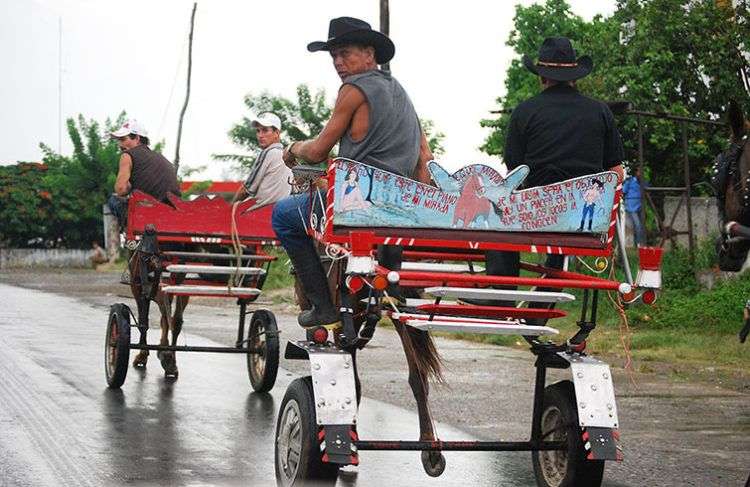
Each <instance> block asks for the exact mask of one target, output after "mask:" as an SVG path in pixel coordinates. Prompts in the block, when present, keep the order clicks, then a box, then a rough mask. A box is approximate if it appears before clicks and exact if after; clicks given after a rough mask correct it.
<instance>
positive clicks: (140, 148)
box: [107, 119, 180, 228]
mask: <svg viewBox="0 0 750 487" xmlns="http://www.w3.org/2000/svg"><path fill="white" fill-rule="evenodd" d="M110 136H111V137H112V138H113V139H117V145H118V146H119V147H120V151H121V152H122V155H121V156H120V168H119V170H118V172H117V180H116V181H115V194H113V195H112V196H111V197H110V198H109V201H108V202H107V203H108V204H109V207H110V209H111V210H112V214H114V215H115V216H116V217H117V221H118V222H119V223H120V227H121V228H125V220H126V218H127V215H128V200H127V196H128V195H130V193H131V192H133V191H135V190H140V191H143V192H144V193H146V194H149V195H151V196H153V197H154V198H156V199H157V200H160V201H165V200H166V198H167V193H172V194H174V195H177V196H179V195H180V184H179V183H178V181H177V170H176V169H175V167H174V166H173V165H172V163H171V162H169V161H168V160H167V159H166V158H165V157H164V156H163V155H161V154H160V153H158V152H154V151H152V150H151V148H149V139H148V132H147V131H146V129H145V128H144V127H143V125H141V124H140V123H138V121H137V120H134V119H130V120H128V121H126V122H125V123H124V124H122V127H120V128H119V129H117V130H116V131H114V132H111V133H110Z"/></svg>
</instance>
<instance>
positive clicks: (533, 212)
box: [275, 159, 660, 486]
mask: <svg viewBox="0 0 750 487" xmlns="http://www.w3.org/2000/svg"><path fill="white" fill-rule="evenodd" d="M430 170H431V173H432V176H433V179H434V181H435V182H436V184H437V187H432V186H427V185H423V184H420V183H417V182H416V181H412V180H410V179H407V178H403V177H400V176H397V175H394V174H391V173H387V172H384V171H381V170H379V169H376V168H373V167H370V166H366V165H363V164H359V163H357V162H354V161H349V160H344V159H338V160H336V161H334V162H333V163H331V164H330V165H329V167H328V170H327V173H326V177H327V180H328V190H327V191H326V192H325V193H322V192H316V191H315V190H311V196H312V198H313V201H314V204H313V209H312V211H311V213H310V214H309V215H308V216H309V220H308V221H309V232H310V234H311V235H314V236H315V238H317V239H318V240H319V241H320V242H322V243H323V244H325V245H326V246H327V247H328V251H327V253H328V254H329V255H334V256H338V257H340V258H341V259H342V262H343V261H344V260H345V262H346V264H345V265H341V266H340V267H341V269H342V270H341V276H340V283H341V285H340V295H339V297H338V299H339V305H340V309H341V311H342V327H341V329H340V330H339V331H338V332H336V333H335V337H334V340H333V341H329V339H328V332H327V331H326V330H325V329H323V328H319V329H316V330H315V331H313V332H312V333H309V340H307V341H297V342H289V343H288V344H287V346H286V351H285V356H286V358H289V359H305V360H309V361H310V364H311V368H310V370H311V375H310V377H305V378H301V379H297V380H295V381H294V382H293V383H292V384H291V385H290V386H289V388H288V390H287V393H286V396H285V398H284V400H283V402H282V404H281V407H280V412H279V415H278V423H277V431H276V456H275V458H276V474H277V479H278V481H279V482H280V484H282V485H297V484H298V483H304V482H306V481H307V480H308V479H317V480H318V481H326V480H328V481H331V480H333V479H335V478H336V475H337V471H338V468H339V467H341V466H343V465H350V464H354V465H356V464H358V463H359V452H360V451H363V450H415V451H421V452H422V463H423V466H424V468H425V470H426V472H427V473H428V474H429V475H432V476H438V475H440V474H441V473H442V471H443V469H444V468H445V459H444V457H443V455H442V453H441V452H442V451H449V450H469V451H480V450H484V451H487V450H489V451H531V452H533V465H534V471H535V474H536V478H537V481H538V483H539V485H542V486H573V485H587V486H588V485H599V484H600V483H601V480H602V475H603V470H604V461H605V460H621V459H622V453H621V450H620V448H619V446H618V439H619V432H618V431H619V429H618V428H619V419H618V413H617V406H616V403H615V395H614V388H613V383H612V378H611V373H610V369H609V366H608V365H607V364H605V363H603V362H601V361H599V360H597V359H595V358H593V357H591V356H589V355H587V354H586V339H587V337H588V336H589V334H590V333H591V332H592V330H593V329H594V328H595V326H596V321H597V309H598V306H599V305H600V297H601V296H602V294H603V293H616V294H619V295H620V298H621V299H622V300H623V301H633V300H635V299H637V298H638V297H642V298H643V300H644V301H651V300H653V299H654V298H655V295H656V292H657V290H658V287H659V285H660V272H659V256H660V251H659V250H658V249H656V250H653V251H652V250H650V249H644V250H643V252H642V253H643V255H644V257H645V258H644V259H643V264H644V265H645V267H644V268H642V269H641V272H640V273H639V276H638V280H637V282H636V283H633V284H631V283H628V282H618V281H616V280H613V279H610V278H607V277H602V275H601V274H599V275H593V274H592V275H589V274H582V273H577V272H573V271H571V270H568V269H567V267H566V266H560V267H562V268H556V267H546V266H542V265H537V264H530V263H523V262H522V263H521V264H520V267H521V269H522V271H523V272H522V274H521V275H520V276H512V277H510V276H499V275H487V273H485V272H483V271H484V269H482V268H481V267H480V265H481V264H482V262H483V261H485V256H486V253H487V252H491V251H516V252H527V253H541V254H548V255H553V256H560V257H559V258H558V261H559V262H560V263H562V262H563V261H564V260H565V258H564V257H562V256H570V258H575V257H577V256H592V257H596V258H597V259H598V261H597V263H596V264H595V265H594V267H598V269H597V270H599V271H603V270H605V269H606V268H607V266H608V265H610V263H609V262H608V259H609V258H610V257H611V256H612V254H613V240H614V238H615V236H616V221H617V219H616V216H617V209H618V201H619V193H620V185H619V183H618V181H617V177H616V175H615V174H614V173H611V172H605V173H601V174H596V175H591V176H586V177H581V178H577V179H573V180H569V181H565V182H561V183H558V184H554V185H550V186H545V187H538V188H529V189H524V190H517V187H518V186H519V185H520V184H521V182H522V181H523V179H524V177H525V175H526V174H527V172H528V169H527V168H526V167H520V168H517V169H516V170H514V171H513V172H511V173H510V174H508V175H507V177H505V178H503V177H501V176H500V175H499V174H498V173H497V172H495V171H494V170H493V169H491V168H490V167H487V166H481V165H475V166H468V167H466V168H464V169H462V170H461V171H459V172H457V173H455V174H452V175H451V174H448V173H446V172H445V171H444V170H443V169H442V168H441V167H440V166H438V165H437V164H435V163H431V164H430ZM308 172H309V170H308ZM302 173H303V171H301V172H300V174H302ZM382 245H391V246H399V247H402V248H403V254H402V257H403V264H402V265H401V266H400V268H398V266H396V267H397V268H386V267H384V266H382V265H380V263H379V262H377V261H376V259H375V257H374V256H375V255H376V249H377V248H378V246H382ZM552 260H553V261H554V260H555V259H552ZM548 262H549V260H548ZM612 265H613V264H612ZM519 288H522V289H519ZM565 289H577V290H581V291H580V293H579V294H580V295H581V313H580V320H579V321H578V326H579V330H578V332H577V333H575V334H574V335H573V336H572V337H570V338H569V339H567V340H563V341H561V342H554V341H551V340H550V339H549V337H554V336H556V335H558V334H559V333H558V330H556V329H555V328H553V327H551V326H548V325H547V323H546V322H547V321H548V320H552V319H555V318H560V317H562V316H565V314H566V313H565V312H564V311H562V310H556V309H553V308H554V305H555V303H560V302H566V301H572V300H574V299H576V298H575V296H574V295H573V294H570V293H567V292H564V290H565ZM407 291H410V292H407ZM415 294H420V295H421V296H420V299H404V298H403V296H410V295H411V296H413V295H415ZM477 300H481V301H477ZM471 303H474V304H471ZM526 303H528V304H526ZM384 318H388V319H390V320H391V321H392V322H393V323H394V324H395V325H396V329H397V331H398V332H399V335H400V337H401V339H402V341H403V342H404V347H405V351H406V355H407V361H408V363H409V371H410V375H409V383H410V385H411V386H412V389H413V391H414V395H415V398H416V400H417V404H418V409H419V417H420V432H421V433H420V440H419V441H402V440H363V439H360V438H359V436H358V434H357V427H356V425H357V410H358V402H359V401H358V399H359V397H360V394H361V391H360V384H359V378H358V376H357V370H356V351H357V350H358V349H360V348H362V347H364V346H365V345H366V344H367V343H368V341H369V340H370V339H371V338H372V336H373V333H374V331H375V327H376V323H377V322H378V321H379V320H382V319H384ZM428 331H441V332H468V333H483V334H516V335H521V336H523V337H524V339H525V340H526V341H527V342H528V344H529V346H530V349H531V351H532V353H533V354H534V355H535V356H536V362H535V366H536V383H535V387H534V404H533V419H532V424H531V433H530V438H529V439H528V440H524V441H440V440H439V439H438V438H437V436H436V434H435V432H434V431H433V429H432V428H433V426H432V418H431V417H430V413H429V407H428V406H427V385H426V381H427V377H428V376H429V375H430V373H431V372H433V374H432V375H439V371H438V370H437V369H436V367H437V366H436V363H437V362H436V360H434V354H435V350H434V347H433V346H432V342H430V339H429V336H428V335H427V332H428ZM410 350H411V352H410ZM548 368H557V369H570V371H571V376H570V379H571V380H566V381H562V382H558V383H556V384H552V385H546V372H547V369H548Z"/></svg>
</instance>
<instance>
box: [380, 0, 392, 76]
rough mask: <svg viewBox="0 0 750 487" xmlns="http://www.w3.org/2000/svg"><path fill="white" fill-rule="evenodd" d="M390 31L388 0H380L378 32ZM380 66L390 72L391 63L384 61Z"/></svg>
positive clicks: (386, 32)
mask: <svg viewBox="0 0 750 487" xmlns="http://www.w3.org/2000/svg"><path fill="white" fill-rule="evenodd" d="M389 31H390V12H389V9H388V0H380V32H381V33H383V34H385V35H388V33H389ZM380 68H381V69H382V70H383V71H385V72H386V73H390V72H391V64H390V63H385V64H383V65H381V66H380Z"/></svg>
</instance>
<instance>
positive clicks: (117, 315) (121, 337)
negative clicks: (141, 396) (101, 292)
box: [104, 303, 130, 389]
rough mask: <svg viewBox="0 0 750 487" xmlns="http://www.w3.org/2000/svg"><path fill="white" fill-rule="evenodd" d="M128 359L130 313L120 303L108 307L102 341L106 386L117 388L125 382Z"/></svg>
mask: <svg viewBox="0 0 750 487" xmlns="http://www.w3.org/2000/svg"><path fill="white" fill-rule="evenodd" d="M129 360H130V313H129V312H128V307H127V306H125V305H124V304H122V303H117V304H113V305H112V306H111V307H110V308H109V320H108V321H107V337H106V340H105V342H104V373H105V374H106V376H107V386H109V387H110V388H112V389H117V388H119V387H120V386H121V385H122V384H123V382H125V375H126V374H127V373H128V361H129Z"/></svg>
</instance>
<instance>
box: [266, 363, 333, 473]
mask: <svg viewBox="0 0 750 487" xmlns="http://www.w3.org/2000/svg"><path fill="white" fill-rule="evenodd" d="M292 401H294V402H296V403H297V407H298V408H299V412H300V419H301V428H300V434H301V444H302V448H301V452H300V461H299V466H298V467H297V472H296V475H295V477H294V479H292V481H291V483H285V482H284V481H283V479H282V474H281V473H280V468H279V435H280V433H281V431H280V429H281V421H282V419H283V416H284V411H285V409H286V407H287V404H288V403H290V402H292ZM317 434H318V423H317V420H316V414H315V398H314V393H313V386H312V378H310V377H309V376H308V377H301V378H298V379H294V380H293V381H292V382H291V384H289V387H288V388H287V390H286V394H284V400H283V401H281V407H280V408H279V415H278V418H277V420H276V434H275V436H274V457H273V458H274V470H275V472H276V484H277V485H279V486H282V487H289V486H304V485H315V486H324V485H334V484H335V483H336V478H337V477H338V472H339V466H338V465H336V464H332V463H323V461H322V456H321V453H320V444H319V443H318V438H317Z"/></svg>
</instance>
